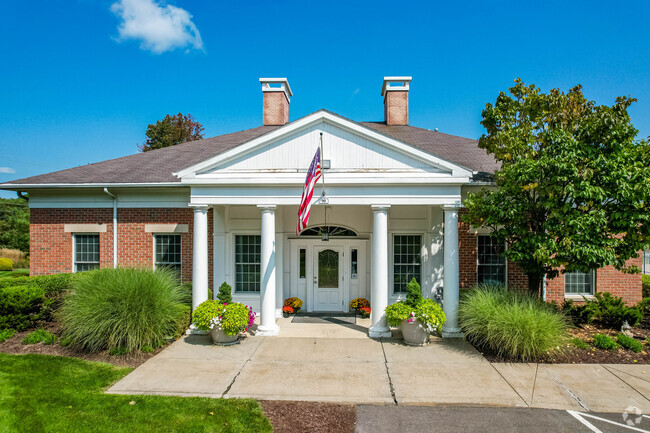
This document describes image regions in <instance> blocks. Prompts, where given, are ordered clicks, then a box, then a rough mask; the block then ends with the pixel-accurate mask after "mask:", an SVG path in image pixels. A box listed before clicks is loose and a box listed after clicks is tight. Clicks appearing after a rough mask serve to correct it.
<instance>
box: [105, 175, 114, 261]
mask: <svg viewBox="0 0 650 433" xmlns="http://www.w3.org/2000/svg"><path fill="white" fill-rule="evenodd" d="M104 192H105V193H106V194H108V195H110V196H111V197H113V269H115V268H117V197H116V196H115V195H113V194H111V193H110V192H108V188H104Z"/></svg>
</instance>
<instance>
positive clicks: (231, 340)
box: [210, 327, 239, 346]
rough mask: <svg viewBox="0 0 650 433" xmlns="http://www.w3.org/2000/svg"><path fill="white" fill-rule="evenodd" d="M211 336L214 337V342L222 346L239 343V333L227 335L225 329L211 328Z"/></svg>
mask: <svg viewBox="0 0 650 433" xmlns="http://www.w3.org/2000/svg"><path fill="white" fill-rule="evenodd" d="M210 336H211V337H212V343H214V344H218V345H220V346H230V345H231V344H237V343H239V334H237V335H232V336H231V335H226V334H225V333H224V332H223V330H221V329H217V328H216V327H215V328H212V329H211V330H210Z"/></svg>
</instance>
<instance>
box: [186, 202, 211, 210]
mask: <svg viewBox="0 0 650 433" xmlns="http://www.w3.org/2000/svg"><path fill="white" fill-rule="evenodd" d="M189 206H190V207H191V208H192V209H194V212H204V211H207V210H208V208H209V206H208V205H207V204H191V205H189Z"/></svg>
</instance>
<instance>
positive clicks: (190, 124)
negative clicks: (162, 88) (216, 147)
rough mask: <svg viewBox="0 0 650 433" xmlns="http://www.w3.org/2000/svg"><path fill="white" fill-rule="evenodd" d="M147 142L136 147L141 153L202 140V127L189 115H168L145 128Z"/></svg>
mask: <svg viewBox="0 0 650 433" xmlns="http://www.w3.org/2000/svg"><path fill="white" fill-rule="evenodd" d="M145 135H146V136H147V141H146V142H145V143H144V144H142V145H138V148H139V149H140V151H142V152H147V151H149V150H154V149H161V148H163V147H168V146H174V145H176V144H179V143H185V142H186V141H193V140H200V139H202V138H203V125H201V124H200V123H199V122H197V121H196V120H194V118H193V117H192V115H191V114H187V115H185V116H184V115H183V114H182V113H178V114H174V115H173V116H170V115H169V114H168V115H166V116H165V118H164V119H163V120H159V121H157V122H156V123H154V124H150V125H149V126H147V132H146V133H145Z"/></svg>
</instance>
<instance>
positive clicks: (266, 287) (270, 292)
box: [256, 205, 280, 336]
mask: <svg viewBox="0 0 650 433" xmlns="http://www.w3.org/2000/svg"><path fill="white" fill-rule="evenodd" d="M257 207H259V208H260V209H262V245H261V257H260V304H261V308H260V325H259V326H258V327H257V332H256V335H268V336H271V335H278V332H280V328H279V327H278V325H276V324H275V206H273V205H258V206H257Z"/></svg>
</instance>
